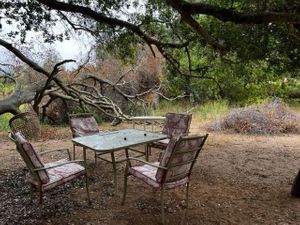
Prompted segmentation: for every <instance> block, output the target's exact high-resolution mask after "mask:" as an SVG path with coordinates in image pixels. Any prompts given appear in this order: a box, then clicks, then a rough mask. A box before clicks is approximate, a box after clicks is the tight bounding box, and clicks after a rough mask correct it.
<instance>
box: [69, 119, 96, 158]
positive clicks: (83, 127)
mask: <svg viewBox="0 0 300 225" xmlns="http://www.w3.org/2000/svg"><path fill="white" fill-rule="evenodd" d="M69 125H70V129H71V131H72V136H73V138H75V137H81V136H88V135H93V134H98V133H100V131H99V128H98V124H97V121H96V119H95V117H94V116H93V114H91V113H79V114H70V115H69ZM75 147H76V145H75V144H74V143H73V159H75V154H76V153H75ZM95 160H96V154H95Z"/></svg>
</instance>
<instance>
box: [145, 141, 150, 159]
mask: <svg viewBox="0 0 300 225" xmlns="http://www.w3.org/2000/svg"><path fill="white" fill-rule="evenodd" d="M145 154H146V161H147V162H148V161H149V147H148V144H145Z"/></svg>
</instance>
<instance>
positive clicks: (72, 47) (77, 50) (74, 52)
mask: <svg viewBox="0 0 300 225" xmlns="http://www.w3.org/2000/svg"><path fill="white" fill-rule="evenodd" d="M60 26H62V25H58V27H56V29H58V30H61V29H64V28H62V27H60ZM12 27H13V25H8V24H6V23H5V22H2V29H1V30H0V38H2V39H3V40H5V41H7V42H10V43H13V44H14V46H16V47H18V46H20V45H21V44H20V41H19V40H16V39H12V38H9V37H7V33H8V32H10V31H11V30H12V29H13V28H12ZM26 41H27V44H26V45H22V47H23V48H24V49H21V51H22V52H23V53H25V55H26V56H27V57H29V58H31V59H32V60H34V61H37V62H39V61H40V59H44V58H45V57H47V56H46V55H47V54H46V51H45V50H49V49H53V50H54V52H56V53H58V55H59V56H60V58H61V59H62V60H65V59H75V60H76V62H77V63H78V64H80V61H82V60H84V58H85V57H87V52H88V51H89V50H90V49H91V48H92V46H93V45H94V39H93V38H92V37H91V36H90V35H88V34H81V35H80V36H78V35H77V34H75V33H73V34H71V38H70V40H64V41H62V42H60V41H55V42H54V43H52V44H48V43H43V42H42V38H41V34H40V33H37V32H28V34H27V38H26ZM28 54H29V55H28ZM14 59H15V57H14V55H13V54H12V53H10V52H9V51H8V50H6V49H5V48H4V47H2V46H0V63H14V61H15V60H14ZM65 66H66V68H67V69H74V68H76V64H75V63H69V64H66V65H65Z"/></svg>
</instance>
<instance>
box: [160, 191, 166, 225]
mask: <svg viewBox="0 0 300 225" xmlns="http://www.w3.org/2000/svg"><path fill="white" fill-rule="evenodd" d="M164 192H165V187H164V185H162V186H161V187H160V207H161V223H162V224H163V225H165V224H166V218H165V205H164Z"/></svg>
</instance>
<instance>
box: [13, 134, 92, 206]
mask: <svg viewBox="0 0 300 225" xmlns="http://www.w3.org/2000/svg"><path fill="white" fill-rule="evenodd" d="M13 133H14V132H12V133H10V134H9V138H10V139H11V140H12V141H13V142H14V143H15V144H16V149H17V151H18V152H19V154H20V155H21V157H22V159H23V160H24V162H25V164H26V166H27V167H28V169H29V172H30V173H31V175H32V176H33V177H34V178H35V180H36V181H37V182H38V185H37V187H38V188H37V194H38V200H39V203H40V204H42V203H43V193H44V191H42V185H43V183H42V181H41V180H40V177H39V175H38V172H39V171H47V170H48V169H52V168H56V167H60V166H63V165H66V164H70V163H83V162H84V161H83V160H71V155H70V151H69V149H67V148H61V149H53V150H48V151H44V152H41V153H40V155H45V154H48V153H52V152H55V151H66V152H67V154H68V156H69V161H67V162H62V163H59V164H56V165H53V166H46V167H38V168H36V167H35V166H34V165H33V164H32V163H31V160H30V159H29V157H28V155H27V154H25V153H24V151H22V150H21V148H22V146H20V145H19V143H18V142H17V141H16V139H15V138H14V137H13ZM33 150H34V149H33ZM34 151H35V150H34ZM84 176H85V183H86V192H87V198H88V202H89V203H91V200H90V194H89V183H88V176H87V173H86V168H85V173H84ZM31 187H32V188H31V189H33V188H35V186H34V185H33V184H32V185H31ZM55 187H57V186H55ZM52 188H54V187H52ZM52 188H50V189H52Z"/></svg>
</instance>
